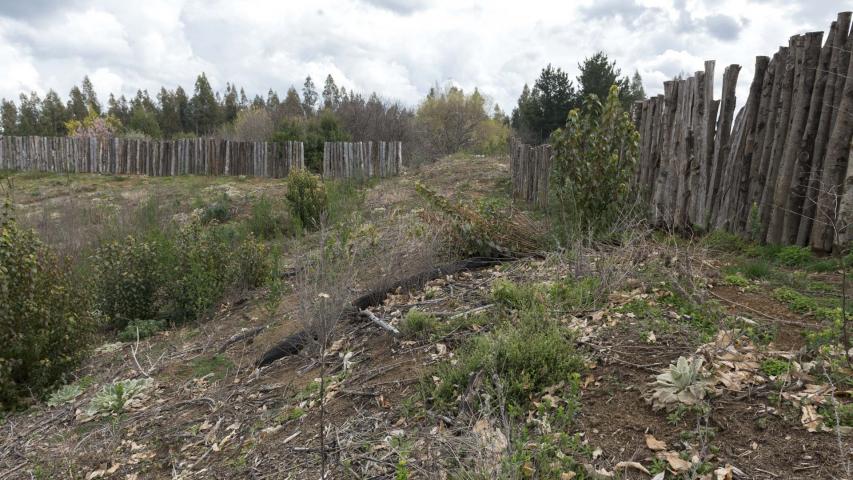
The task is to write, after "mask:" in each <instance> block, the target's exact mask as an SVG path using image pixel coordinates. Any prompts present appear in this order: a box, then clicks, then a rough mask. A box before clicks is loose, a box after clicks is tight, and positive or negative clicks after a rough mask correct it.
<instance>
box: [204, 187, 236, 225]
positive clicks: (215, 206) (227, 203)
mask: <svg viewBox="0 0 853 480" xmlns="http://www.w3.org/2000/svg"><path fill="white" fill-rule="evenodd" d="M230 218H231V198H230V197H229V196H228V194H227V193H223V194H222V196H220V197H219V199H218V200H216V201H214V202H213V203H211V204H209V205H207V206H205V207H204V209H203V211H202V214H201V222H202V223H204V224H208V223H210V222H213V221H215V222H217V223H225V222H227V221H228V219H230Z"/></svg>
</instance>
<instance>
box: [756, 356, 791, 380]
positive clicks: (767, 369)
mask: <svg viewBox="0 0 853 480" xmlns="http://www.w3.org/2000/svg"><path fill="white" fill-rule="evenodd" d="M790 368H791V364H790V363H789V362H788V361H787V360H781V359H779V358H767V359H765V360H764V361H762V362H761V371H762V373H764V374H765V375H767V376H768V377H778V376H779V375H782V374H783V373H787V372H788V369H790Z"/></svg>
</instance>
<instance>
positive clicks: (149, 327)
mask: <svg viewBox="0 0 853 480" xmlns="http://www.w3.org/2000/svg"><path fill="white" fill-rule="evenodd" d="M165 328H166V322H165V321H163V320H156V319H148V320H131V321H130V322H128V324H127V326H126V327H124V329H123V330H122V331H121V332H119V334H118V339H119V340H120V341H122V342H135V341H136V340H137V339H139V340H142V339H143V338H148V337H151V336H154V335H155V334H156V333H157V332H159V331H161V330H163V329H165Z"/></svg>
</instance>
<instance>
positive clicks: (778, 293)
mask: <svg viewBox="0 0 853 480" xmlns="http://www.w3.org/2000/svg"><path fill="white" fill-rule="evenodd" d="M773 298H775V299H776V300H779V301H780V302H782V303H784V304H785V305H787V306H788V308H790V309H791V310H792V311H794V312H797V313H809V312H812V311H814V310H816V309H817V302H815V300H814V299H813V298H811V297H807V296H805V295H803V294H801V293H799V292H797V291H795V290H792V289H790V288H788V287H779V288H777V289H776V290H774V291H773Z"/></svg>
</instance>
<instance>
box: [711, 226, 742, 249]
mask: <svg viewBox="0 0 853 480" xmlns="http://www.w3.org/2000/svg"><path fill="white" fill-rule="evenodd" d="M702 244H703V245H704V246H705V247H706V248H708V249H710V250H716V251H718V252H730V253H740V252H743V251H744V250H745V249H746V247H747V243H746V241H744V239H742V238H741V237H739V236H737V235H735V234H734V233H729V232H726V231H724V230H714V231H713V232H711V233H709V234H708V235H706V236H705V237H703V238H702Z"/></svg>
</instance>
